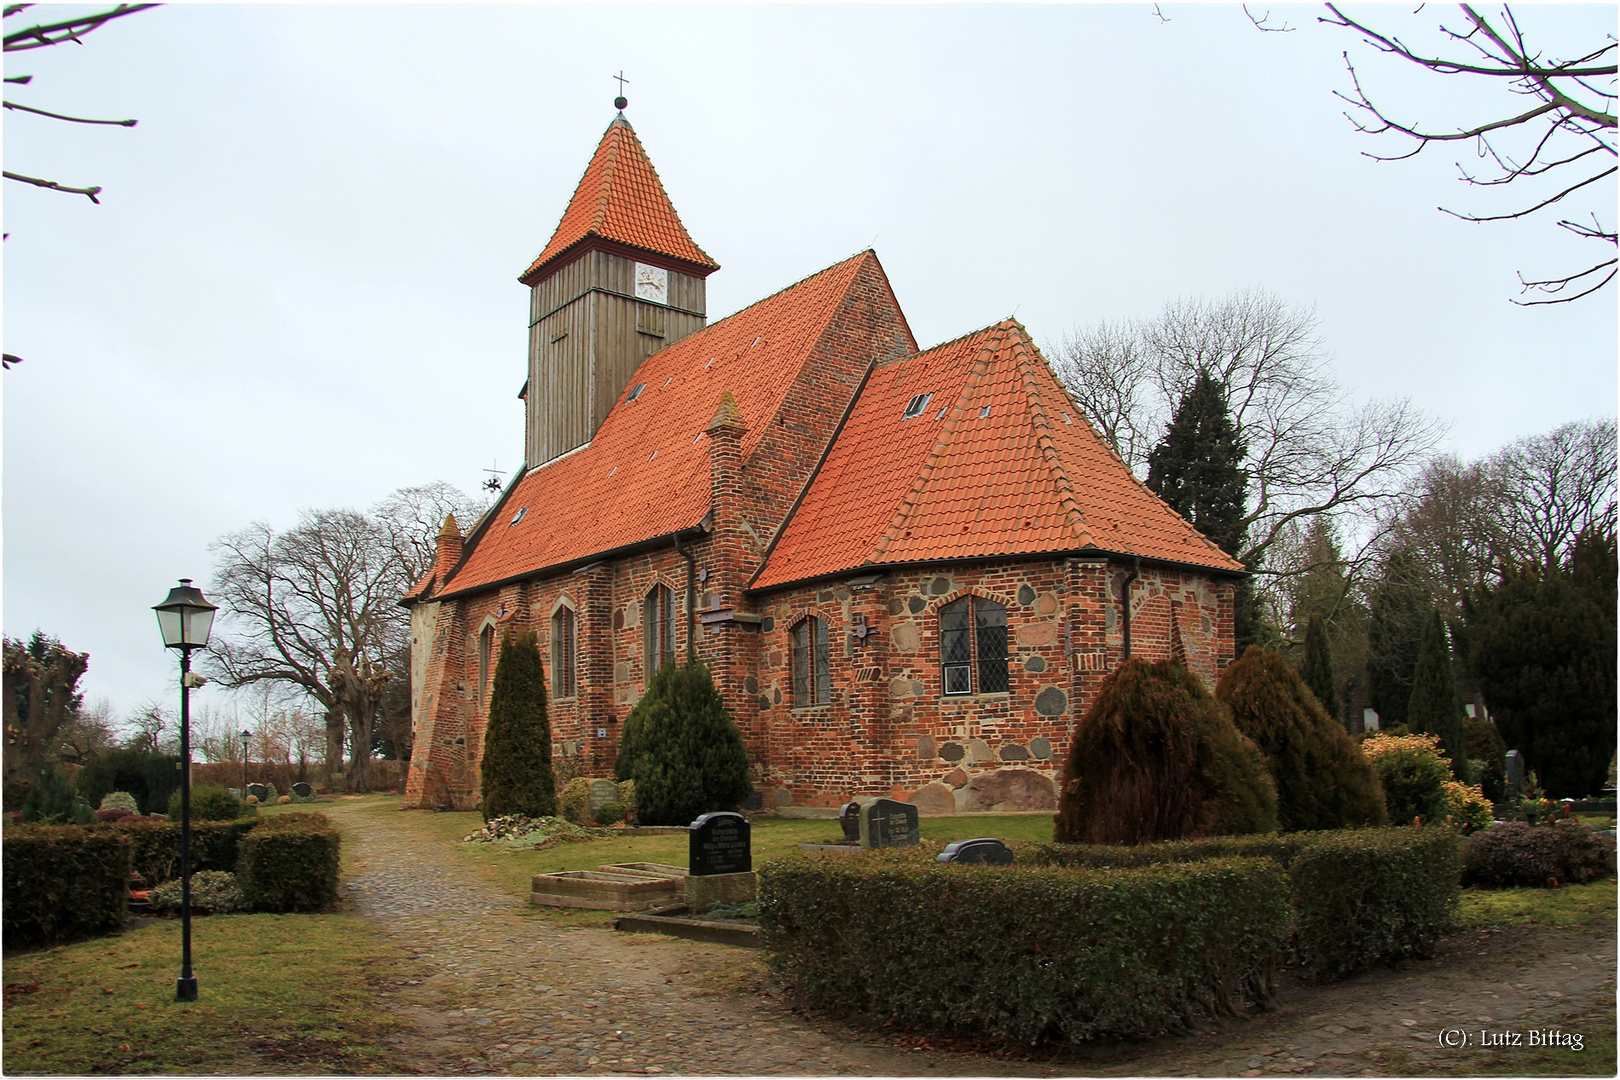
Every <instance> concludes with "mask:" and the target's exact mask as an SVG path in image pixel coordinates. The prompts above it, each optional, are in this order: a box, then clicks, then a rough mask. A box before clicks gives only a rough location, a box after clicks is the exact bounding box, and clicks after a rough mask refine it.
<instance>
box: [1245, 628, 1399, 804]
mask: <svg viewBox="0 0 1620 1080" xmlns="http://www.w3.org/2000/svg"><path fill="white" fill-rule="evenodd" d="M1215 698H1216V700H1217V701H1219V702H1221V703H1222V704H1223V705H1225V706H1226V707H1227V708H1228V709H1229V710H1231V713H1232V721H1233V723H1235V724H1236V725H1237V729H1238V730H1239V731H1241V732H1242V733H1243V734H1245V735H1247V736H1248V737H1249V738H1250V739H1252V740H1254V743H1255V745H1257V746H1258V747H1259V748H1260V752H1261V753H1263V754H1265V755H1266V761H1267V764H1268V766H1269V767H1270V770H1271V778H1272V780H1273V781H1275V783H1276V785H1277V819H1278V822H1279V823H1280V824H1281V826H1282V828H1283V829H1284V830H1290V831H1292V830H1300V829H1342V828H1345V827H1347V826H1357V825H1382V824H1383V823H1384V820H1385V817H1384V797H1383V794H1382V792H1381V791H1380V790H1379V787H1378V778H1377V776H1376V775H1375V774H1374V773H1373V768H1372V766H1371V765H1370V764H1369V763H1368V762H1367V759H1366V758H1364V757H1362V756H1361V751H1360V750H1358V749H1357V748H1356V744H1355V743H1354V742H1352V741H1351V739H1350V736H1349V734H1348V733H1347V732H1346V731H1345V730H1344V728H1343V727H1342V726H1341V725H1340V724H1339V723H1338V721H1336V720H1334V719H1332V718H1331V717H1329V716H1328V714H1327V713H1326V712H1324V711H1323V709H1322V707H1321V705H1320V704H1318V703H1317V700H1316V696H1315V695H1314V694H1313V693H1311V691H1310V689H1309V688H1308V687H1307V686H1306V685H1305V682H1304V680H1303V679H1301V678H1300V677H1299V676H1298V675H1297V674H1295V672H1294V669H1293V668H1291V667H1289V666H1288V663H1287V661H1285V660H1284V659H1283V658H1282V657H1280V656H1278V655H1276V654H1275V653H1268V652H1264V651H1262V650H1261V649H1259V648H1256V647H1254V646H1250V648H1249V651H1248V652H1246V653H1244V654H1243V658H1242V659H1241V660H1239V661H1238V662H1237V663H1235V664H1231V665H1229V666H1228V667H1227V669H1226V671H1224V672H1223V673H1222V674H1221V681H1220V685H1219V686H1217V687H1216V688H1215Z"/></svg>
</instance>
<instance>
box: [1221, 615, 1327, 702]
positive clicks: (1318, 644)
mask: <svg viewBox="0 0 1620 1080" xmlns="http://www.w3.org/2000/svg"><path fill="white" fill-rule="evenodd" d="M1300 676H1301V677H1302V678H1304V680H1305V685H1306V686H1308V687H1310V690H1311V693H1312V694H1314V695H1315V696H1316V701H1317V704H1319V705H1321V706H1322V711H1323V712H1325V713H1327V714H1328V716H1329V717H1330V718H1331V719H1332V720H1333V722H1334V723H1336V724H1337V723H1341V722H1342V714H1343V712H1344V709H1343V708H1342V707H1341V706H1340V705H1339V687H1338V680H1337V679H1335V678H1334V676H1333V646H1332V645H1330V644H1328V636H1327V627H1325V626H1324V625H1323V624H1322V617H1321V616H1320V615H1316V614H1312V615H1311V621H1310V622H1309V623H1307V624H1306V626H1305V663H1304V665H1303V666H1302V667H1301V669H1300ZM1241 726H1242V725H1241V724H1240V725H1239V727H1241Z"/></svg>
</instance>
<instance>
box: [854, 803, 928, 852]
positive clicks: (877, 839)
mask: <svg viewBox="0 0 1620 1080" xmlns="http://www.w3.org/2000/svg"><path fill="white" fill-rule="evenodd" d="M921 840H922V830H921V829H920V828H918V825H917V808H916V807H915V806H913V805H911V804H910V803H903V802H896V801H895V800H893V799H878V800H876V801H875V802H873V803H871V804H870V805H868V806H865V807H862V808H861V846H862V847H867V848H880V847H916V846H917V844H918V842H919V841H921Z"/></svg>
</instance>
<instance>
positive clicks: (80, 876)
mask: <svg viewBox="0 0 1620 1080" xmlns="http://www.w3.org/2000/svg"><path fill="white" fill-rule="evenodd" d="M129 853H130V844H129V840H128V839H127V838H125V837H123V836H120V835H118V834H117V833H115V832H113V831H111V830H109V829H86V828H81V827H79V826H74V825H20V826H17V827H15V828H8V829H7V830H6V831H5V841H4V855H3V861H4V863H5V875H4V876H5V914H4V927H5V931H4V938H5V944H6V946H7V947H11V946H15V945H35V944H41V943H44V942H49V941H61V940H64V939H69V938H79V937H89V936H93V935H96V934H109V933H112V932H113V931H114V930H117V929H119V928H121V927H122V926H123V925H124V921H125V919H126V918H127V907H128V901H129Z"/></svg>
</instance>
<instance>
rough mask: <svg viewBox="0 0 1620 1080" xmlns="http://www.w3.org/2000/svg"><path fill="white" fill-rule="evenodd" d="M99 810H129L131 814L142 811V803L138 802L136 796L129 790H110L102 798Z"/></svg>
mask: <svg viewBox="0 0 1620 1080" xmlns="http://www.w3.org/2000/svg"><path fill="white" fill-rule="evenodd" d="M97 809H98V810H127V811H129V812H130V813H131V814H138V813H140V812H141V808H140V805H139V804H138V803H136V801H135V796H133V795H131V794H130V793H129V792H127V791H109V792H108V793H107V795H106V797H105V798H103V799H102V800H101V805H100V806H99V807H97Z"/></svg>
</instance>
